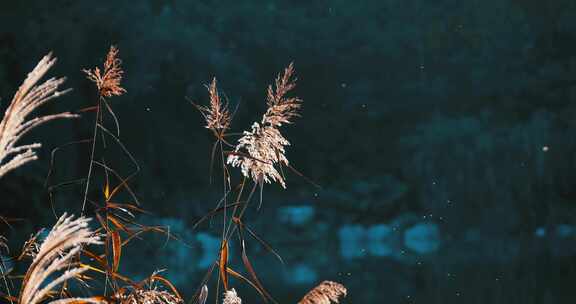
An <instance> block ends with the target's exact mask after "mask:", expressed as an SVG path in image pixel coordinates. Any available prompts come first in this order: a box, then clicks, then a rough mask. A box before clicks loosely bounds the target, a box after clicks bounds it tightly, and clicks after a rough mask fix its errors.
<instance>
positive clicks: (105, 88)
mask: <svg viewBox="0 0 576 304" xmlns="http://www.w3.org/2000/svg"><path fill="white" fill-rule="evenodd" d="M118 52H119V51H118V48H117V47H116V46H110V50H109V51H108V55H106V61H104V68H103V69H102V70H100V68H98V67H95V68H94V69H92V70H90V69H84V70H82V71H83V72H84V73H86V75H87V76H88V79H90V80H92V81H93V82H94V83H95V84H96V86H97V87H98V92H99V93H100V96H102V97H112V96H120V95H122V94H124V93H126V90H125V89H124V88H123V87H122V86H121V82H122V75H123V74H124V71H123V70H122V67H121V65H122V60H120V58H118Z"/></svg>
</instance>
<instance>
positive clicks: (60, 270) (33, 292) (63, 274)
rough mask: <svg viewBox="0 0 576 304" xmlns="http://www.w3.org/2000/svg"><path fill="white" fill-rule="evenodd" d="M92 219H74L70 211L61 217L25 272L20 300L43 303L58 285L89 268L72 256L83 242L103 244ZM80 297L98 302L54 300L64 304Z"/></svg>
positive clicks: (33, 303)
mask: <svg viewBox="0 0 576 304" xmlns="http://www.w3.org/2000/svg"><path fill="white" fill-rule="evenodd" d="M89 221H90V220H89V219H87V218H85V217H79V218H76V219H74V217H73V216H68V215H66V214H64V215H62V216H61V217H60V219H58V221H57V222H56V224H55V225H54V227H53V228H52V230H51V231H50V233H48V236H46V238H45V239H44V241H43V242H42V244H41V245H40V248H39V250H38V253H37V254H36V256H35V258H34V260H33V261H32V264H31V265H30V267H29V268H28V271H27V272H26V275H25V276H24V280H23V282H22V289H21V290H20V295H19V297H18V303H20V304H37V303H41V302H42V301H43V300H44V299H45V298H46V297H48V296H49V295H50V294H51V293H52V290H53V289H54V288H55V287H57V286H59V285H60V284H63V283H64V282H66V281H67V280H69V279H71V278H74V277H76V276H78V275H80V274H81V273H83V272H84V271H86V270H87V268H84V267H80V266H78V264H77V263H75V262H73V261H72V260H73V258H74V257H76V256H77V254H78V253H79V251H80V249H81V247H82V246H85V245H89V244H101V241H100V237H99V236H98V235H96V234H94V233H93V232H92V231H91V230H90V228H89V227H88V222H89ZM78 301H84V302H87V303H98V301H97V300H95V299H78V298H74V299H60V300H56V301H53V302H51V303H52V304H64V303H73V302H78Z"/></svg>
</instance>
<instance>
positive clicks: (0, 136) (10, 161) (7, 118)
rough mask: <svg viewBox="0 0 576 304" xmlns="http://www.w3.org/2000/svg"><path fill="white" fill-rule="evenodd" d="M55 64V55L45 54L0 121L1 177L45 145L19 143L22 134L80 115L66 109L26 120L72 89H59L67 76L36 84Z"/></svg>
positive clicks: (31, 158)
mask: <svg viewBox="0 0 576 304" xmlns="http://www.w3.org/2000/svg"><path fill="white" fill-rule="evenodd" d="M55 63H56V58H52V55H51V54H48V55H46V56H44V58H42V60H40V62H38V64H37V65H36V67H35V68H34V69H33V70H32V72H30V73H29V74H28V77H26V79H25V80H24V82H23V83H22V85H21V86H20V88H19V89H18V91H17V92H16V94H15V95H14V98H12V101H11V102H10V105H9V106H8V108H7V109H6V112H5V113H4V117H3V118H2V121H1V122H0V177H2V176H4V175H5V174H6V173H8V172H9V171H11V170H14V169H16V168H18V167H20V166H22V165H24V164H26V163H28V162H31V161H33V160H36V159H37V158H38V156H37V155H36V149H38V148H40V147H41V146H42V145H41V144H40V143H33V144H26V145H21V146H16V143H17V142H18V141H19V140H20V139H21V138H22V136H24V135H25V134H26V133H28V132H29V131H30V130H32V129H34V128H36V127H37V126H39V125H41V124H44V123H46V122H48V121H51V120H54V119H60V118H75V117H78V115H75V114H72V113H69V112H63V113H58V114H52V115H45V116H38V117H35V118H32V119H27V117H28V116H29V115H30V114H31V113H32V112H33V111H35V110H36V109H37V108H39V107H40V106H42V105H44V104H46V103H47V102H49V101H50V100H52V99H54V98H56V97H59V96H61V95H63V94H65V93H67V92H69V91H70V89H67V90H63V91H58V87H59V86H60V85H62V84H63V83H64V81H65V80H66V79H65V78H50V79H48V80H46V81H45V82H44V83H42V84H40V85H38V84H37V83H38V81H40V79H41V78H42V77H43V76H44V75H45V74H46V72H47V71H48V70H49V69H50V68H51V67H52V66H53V65H54V64H55Z"/></svg>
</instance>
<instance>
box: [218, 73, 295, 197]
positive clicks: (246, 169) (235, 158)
mask: <svg viewBox="0 0 576 304" xmlns="http://www.w3.org/2000/svg"><path fill="white" fill-rule="evenodd" d="M293 74H294V65H293V64H290V65H289V66H288V67H287V68H286V69H284V73H283V74H281V75H278V77H277V78H276V82H275V85H274V86H272V85H270V86H269V87H268V92H267V102H266V104H267V106H268V109H267V110H266V113H264V115H263V116H262V121H261V122H260V123H258V122H255V123H253V124H252V128H251V130H250V131H244V136H242V137H241V138H240V139H239V140H238V145H236V147H235V149H234V152H235V153H232V154H230V155H229V156H228V160H227V162H228V164H231V165H232V166H233V167H240V168H241V170H242V174H243V175H244V176H246V177H248V178H251V179H252V180H253V181H254V182H256V183H259V184H262V183H264V182H265V183H271V182H272V181H274V182H278V183H280V185H282V187H283V188H286V182H285V181H284V177H283V176H282V175H281V174H280V173H279V172H278V170H277V169H276V167H275V165H277V164H279V165H281V166H282V165H286V166H287V165H288V159H287V158H286V156H285V153H286V151H285V149H284V147H285V146H288V145H290V142H289V141H288V140H287V139H286V138H285V137H284V136H282V133H280V130H279V127H280V126H282V124H289V123H292V118H294V117H297V116H298V115H299V114H298V110H299V109H300V107H301V103H302V100H301V99H300V98H297V97H288V96H287V94H288V93H289V92H290V91H291V90H292V89H293V88H294V87H295V86H296V80H295V79H294V78H293Z"/></svg>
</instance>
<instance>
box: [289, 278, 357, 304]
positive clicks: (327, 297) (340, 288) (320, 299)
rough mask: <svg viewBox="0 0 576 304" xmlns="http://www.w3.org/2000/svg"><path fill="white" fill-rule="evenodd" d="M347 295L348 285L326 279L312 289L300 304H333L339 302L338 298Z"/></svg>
mask: <svg viewBox="0 0 576 304" xmlns="http://www.w3.org/2000/svg"><path fill="white" fill-rule="evenodd" d="M342 296H346V287H344V285H342V284H340V283H336V282H331V281H324V282H322V283H320V285H318V286H316V288H314V289H312V290H310V291H309V292H308V293H307V294H306V296H304V298H303V299H302V300H300V302H298V304H331V303H332V302H334V303H339V302H338V299H339V298H340V297H342Z"/></svg>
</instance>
